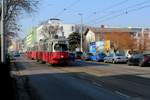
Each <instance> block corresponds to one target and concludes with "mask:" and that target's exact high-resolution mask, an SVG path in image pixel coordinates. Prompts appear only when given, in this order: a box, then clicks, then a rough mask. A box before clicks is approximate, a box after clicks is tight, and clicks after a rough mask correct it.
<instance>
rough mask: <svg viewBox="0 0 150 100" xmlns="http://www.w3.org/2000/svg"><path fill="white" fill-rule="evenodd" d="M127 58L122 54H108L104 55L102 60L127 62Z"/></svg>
mask: <svg viewBox="0 0 150 100" xmlns="http://www.w3.org/2000/svg"><path fill="white" fill-rule="evenodd" d="M127 61H128V58H127V57H126V56H125V55H123V54H110V55H109V56H106V57H105V58H104V62H105V63H107V62H110V63H114V64H115V63H127Z"/></svg>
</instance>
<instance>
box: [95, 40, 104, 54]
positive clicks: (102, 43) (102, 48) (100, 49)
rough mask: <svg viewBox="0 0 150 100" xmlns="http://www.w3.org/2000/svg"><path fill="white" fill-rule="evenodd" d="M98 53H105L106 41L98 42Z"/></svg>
mask: <svg viewBox="0 0 150 100" xmlns="http://www.w3.org/2000/svg"><path fill="white" fill-rule="evenodd" d="M96 51H97V52H98V53H100V52H104V41H97V42H96Z"/></svg>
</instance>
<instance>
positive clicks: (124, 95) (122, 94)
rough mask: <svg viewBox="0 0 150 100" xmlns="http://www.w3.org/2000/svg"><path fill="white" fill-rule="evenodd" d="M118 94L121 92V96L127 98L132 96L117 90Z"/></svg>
mask: <svg viewBox="0 0 150 100" xmlns="http://www.w3.org/2000/svg"><path fill="white" fill-rule="evenodd" d="M115 93H116V94H119V95H120V96H123V97H126V98H131V97H130V96H129V95H126V94H124V93H121V92H119V91H115Z"/></svg>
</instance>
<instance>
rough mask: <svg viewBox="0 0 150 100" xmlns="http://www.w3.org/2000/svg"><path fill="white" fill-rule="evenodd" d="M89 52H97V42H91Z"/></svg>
mask: <svg viewBox="0 0 150 100" xmlns="http://www.w3.org/2000/svg"><path fill="white" fill-rule="evenodd" d="M89 52H90V53H96V43H95V42H92V43H90V46H89Z"/></svg>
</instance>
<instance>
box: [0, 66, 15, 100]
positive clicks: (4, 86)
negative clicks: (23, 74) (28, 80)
mask: <svg viewBox="0 0 150 100" xmlns="http://www.w3.org/2000/svg"><path fill="white" fill-rule="evenodd" d="M0 66H1V72H0V76H1V85H0V86H1V89H0V90H1V93H3V94H2V95H1V98H4V100H15V95H14V93H15V89H14V79H13V78H12V77H11V76H10V66H9V65H8V64H1V63H0Z"/></svg>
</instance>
